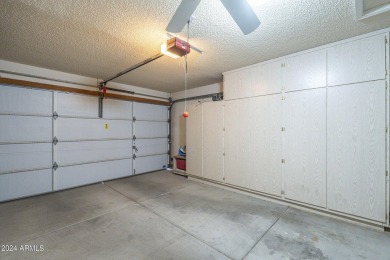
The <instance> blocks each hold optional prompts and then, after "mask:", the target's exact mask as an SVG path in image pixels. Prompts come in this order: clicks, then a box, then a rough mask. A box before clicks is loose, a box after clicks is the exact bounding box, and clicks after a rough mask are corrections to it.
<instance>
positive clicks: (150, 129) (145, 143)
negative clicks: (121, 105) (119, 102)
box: [134, 103, 168, 174]
mask: <svg viewBox="0 0 390 260" xmlns="http://www.w3.org/2000/svg"><path fill="white" fill-rule="evenodd" d="M167 163H168V108H167V107H166V106H160V105H151V104H143V103H134V173H135V174H140V173H144V172H150V171H156V170H161V169H164V168H166V166H167Z"/></svg>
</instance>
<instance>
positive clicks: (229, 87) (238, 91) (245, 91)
mask: <svg viewBox="0 0 390 260" xmlns="http://www.w3.org/2000/svg"><path fill="white" fill-rule="evenodd" d="M251 82H252V79H251V77H250V69H241V70H238V71H233V72H229V73H226V74H224V75H223V92H224V99H225V100H231V99H237V98H244V97H250V95H251V85H250V84H251Z"/></svg>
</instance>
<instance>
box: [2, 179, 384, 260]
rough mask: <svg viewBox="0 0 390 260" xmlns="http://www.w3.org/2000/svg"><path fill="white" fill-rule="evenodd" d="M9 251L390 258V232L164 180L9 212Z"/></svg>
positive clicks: (88, 191) (89, 189) (94, 190)
mask: <svg viewBox="0 0 390 260" xmlns="http://www.w3.org/2000/svg"><path fill="white" fill-rule="evenodd" d="M0 244H1V245H2V247H3V246H4V245H16V246H17V247H18V250H19V249H20V245H31V246H36V249H40V246H41V245H42V246H43V247H44V251H40V252H26V251H25V252H22V251H20V250H19V251H16V252H0V259H18V258H46V259H85V258H88V259H229V258H233V259H242V258H245V259H390V233H385V232H380V231H375V230H371V229H369V228H364V227H361V226H358V225H353V224H349V223H346V222H343V221H339V220H335V219H332V218H328V217H324V216H319V215H316V214H311V213H307V212H304V211H300V210H297V209H293V208H289V207H287V206H282V205H278V204H275V203H271V202H266V201H262V200H260V199H256V198H252V197H249V196H245V195H242V194H239V193H235V192H232V191H228V190H224V189H220V188H216V187H212V186H209V185H205V184H200V183H197V182H193V181H189V180H187V179H186V178H184V177H181V176H177V175H173V174H171V173H170V172H164V171H162V172H156V173H150V174H144V175H140V176H135V177H130V178H125V179H120V180H115V181H110V182H106V183H105V184H104V185H103V184H94V185H90V186H85V187H81V188H75V189H71V190H66V191H62V192H57V193H52V194H47V195H42V196H37V197H32V198H27V199H22V200H17V201H12V202H8V203H3V204H0ZM2 249H4V248H2Z"/></svg>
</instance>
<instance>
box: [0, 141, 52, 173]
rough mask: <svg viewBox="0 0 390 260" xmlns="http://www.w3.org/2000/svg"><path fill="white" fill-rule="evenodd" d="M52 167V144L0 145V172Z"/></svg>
mask: <svg viewBox="0 0 390 260" xmlns="http://www.w3.org/2000/svg"><path fill="white" fill-rule="evenodd" d="M51 167H52V144H50V143H43V144H10V145H0V173H7V172H16V171H27V170H36V169H44V168H51Z"/></svg>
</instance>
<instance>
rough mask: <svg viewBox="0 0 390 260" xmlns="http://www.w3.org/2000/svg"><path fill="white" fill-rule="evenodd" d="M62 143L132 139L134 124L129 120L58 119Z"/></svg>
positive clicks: (58, 135) (58, 134) (59, 136)
mask: <svg viewBox="0 0 390 260" xmlns="http://www.w3.org/2000/svg"><path fill="white" fill-rule="evenodd" d="M57 128H58V133H57V138H58V140H60V141H82V140H99V139H130V138H132V136H133V135H132V122H131V121H128V120H108V119H85V118H84V119H81V118H57Z"/></svg>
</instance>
